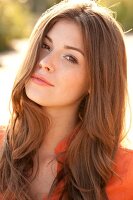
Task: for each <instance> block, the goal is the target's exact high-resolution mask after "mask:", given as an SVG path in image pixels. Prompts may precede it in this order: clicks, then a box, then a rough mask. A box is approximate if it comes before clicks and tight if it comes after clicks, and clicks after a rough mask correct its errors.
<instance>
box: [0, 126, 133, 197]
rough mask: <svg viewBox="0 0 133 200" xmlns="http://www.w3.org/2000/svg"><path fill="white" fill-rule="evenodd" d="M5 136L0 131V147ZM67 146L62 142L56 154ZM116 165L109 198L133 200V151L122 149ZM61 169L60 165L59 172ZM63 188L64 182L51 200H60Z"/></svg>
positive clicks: (107, 189)
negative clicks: (115, 174)
mask: <svg viewBox="0 0 133 200" xmlns="http://www.w3.org/2000/svg"><path fill="white" fill-rule="evenodd" d="M3 136H4V131H3V130H1V129H0V145H1V144H2V143H3V138H4V137H3ZM67 146H68V140H66V139H64V140H62V141H61V142H60V143H59V144H58V145H57V147H56V148H55V154H58V153H60V152H63V151H65V150H66V148H67ZM115 163H116V165H115V171H116V173H117V174H118V175H119V177H118V176H114V177H112V178H111V180H110V181H109V183H108V185H107V186H106V192H107V195H108V198H109V200H133V150H128V149H124V148H122V147H120V148H119V149H118V151H117V154H116V157H115ZM60 167H61V166H60V164H58V167H57V172H58V171H59V170H60ZM63 186H64V182H63V181H62V182H61V183H60V184H59V185H58V186H57V188H56V191H55V193H54V194H53V196H52V198H51V199H50V200H59V196H60V193H61V191H62V188H63ZM0 197H1V196H0ZM0 199H1V198H0ZM1 200H2V199H1ZM43 200H47V197H44V199H43Z"/></svg>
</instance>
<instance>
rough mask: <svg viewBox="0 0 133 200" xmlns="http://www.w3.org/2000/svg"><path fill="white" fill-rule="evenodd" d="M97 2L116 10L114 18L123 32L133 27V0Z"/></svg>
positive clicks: (103, 0)
mask: <svg viewBox="0 0 133 200" xmlns="http://www.w3.org/2000/svg"><path fill="white" fill-rule="evenodd" d="M99 3H100V4H102V5H105V6H107V7H109V8H111V9H112V10H113V11H114V12H116V15H117V18H116V19H117V21H119V22H120V24H121V25H122V26H123V28H124V31H125V32H126V31H128V30H130V29H133V0H101V1H99Z"/></svg>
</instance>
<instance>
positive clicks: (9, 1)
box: [0, 0, 133, 147]
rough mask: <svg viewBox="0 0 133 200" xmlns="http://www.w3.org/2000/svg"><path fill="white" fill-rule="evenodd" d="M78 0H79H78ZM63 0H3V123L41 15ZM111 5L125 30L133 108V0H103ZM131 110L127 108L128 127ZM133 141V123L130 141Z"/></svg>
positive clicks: (0, 27)
mask: <svg viewBox="0 0 133 200" xmlns="http://www.w3.org/2000/svg"><path fill="white" fill-rule="evenodd" d="M75 1H78V0H75ZM58 2H60V0H0V125H5V124H7V122H8V120H9V116H10V113H9V106H8V105H9V99H10V94H11V89H12V86H13V82H14V78H15V75H16V72H17V70H18V68H19V66H20V65H21V61H22V59H23V56H24V53H25V51H26V47H27V42H28V39H27V38H28V37H29V35H30V33H31V31H32V29H33V26H34V25H35V23H36V21H37V19H38V18H39V16H40V15H41V14H42V13H43V12H45V10H46V9H47V8H49V7H50V6H52V5H54V4H56V3H58ZM99 4H101V5H104V6H107V7H109V8H111V9H112V10H113V11H114V12H115V15H116V19H117V20H118V21H119V23H120V24H121V25H122V27H123V29H124V31H125V43H126V48H127V58H128V89H129V97H130V105H131V110H132V111H133V78H132V75H133V66H132V56H133V55H132V54H133V30H132V29H133V0H101V1H99ZM129 123H130V111H129V109H128V110H127V127H129ZM131 140H132V141H133V126H131V128H130V131H129V134H128V142H129V145H132V144H133V143H130V141H131ZM132 147H133V146H132Z"/></svg>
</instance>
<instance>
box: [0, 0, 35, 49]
mask: <svg viewBox="0 0 133 200" xmlns="http://www.w3.org/2000/svg"><path fill="white" fill-rule="evenodd" d="M31 28H32V18H31V14H30V13H29V11H28V8H27V7H26V6H24V5H23V4H20V3H18V2H17V1H15V0H0V51H3V50H5V49H7V48H9V47H10V41H11V40H12V39H14V38H23V37H27V36H28V35H29V33H30V32H31Z"/></svg>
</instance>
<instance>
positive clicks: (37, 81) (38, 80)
mask: <svg viewBox="0 0 133 200" xmlns="http://www.w3.org/2000/svg"><path fill="white" fill-rule="evenodd" d="M31 80H32V81H33V82H34V83H36V84H38V85H42V86H51V85H49V84H47V83H46V82H44V81H42V80H41V79H38V78H35V77H31Z"/></svg>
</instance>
